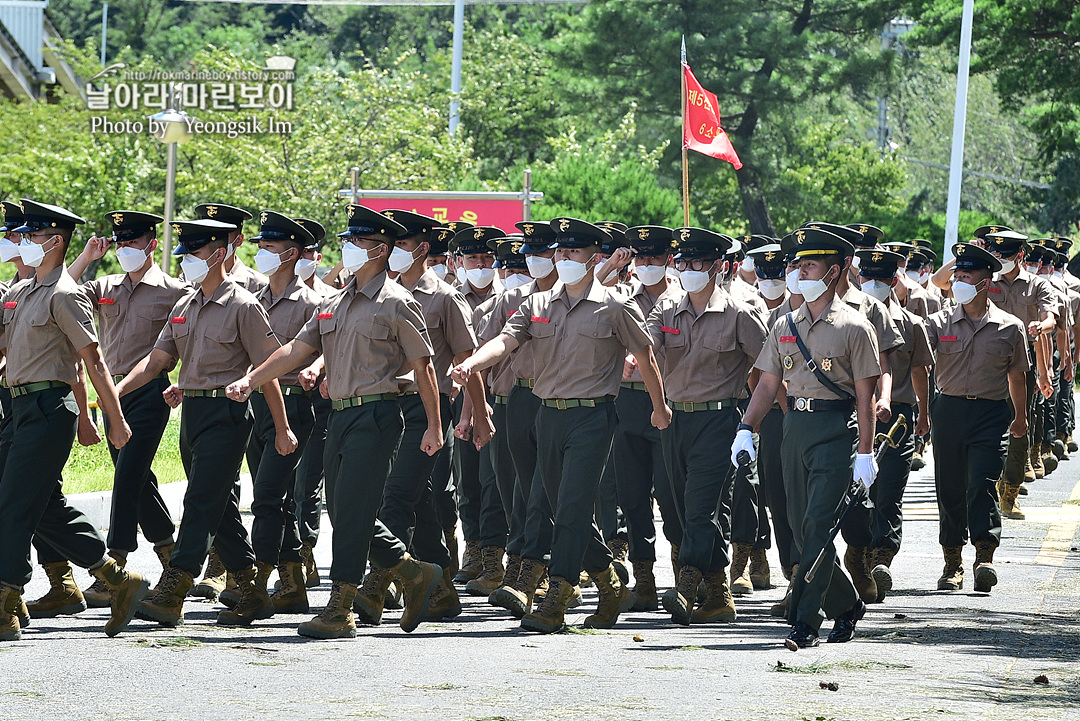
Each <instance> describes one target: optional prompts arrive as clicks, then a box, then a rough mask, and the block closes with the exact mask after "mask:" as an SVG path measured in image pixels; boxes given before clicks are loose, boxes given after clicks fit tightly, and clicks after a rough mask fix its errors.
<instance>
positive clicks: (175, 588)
mask: <svg viewBox="0 0 1080 721" xmlns="http://www.w3.org/2000/svg"><path fill="white" fill-rule="evenodd" d="M194 583H195V579H193V578H192V577H191V576H190V575H189V574H188V572H187V571H182V570H180V569H179V568H176V567H174V566H170V567H169V568H166V569H165V570H164V571H163V572H162V573H161V579H160V580H159V581H158V585H157V589H156V591H155V592H154V593H153V594H152V595H150V596H147V597H146V598H144V599H143V600H142V601H141V602H140V603H139V608H138V611H137V614H138V616H139V618H143V619H146V620H148V621H157V622H158V623H160V624H161V625H163V626H179V625H180V624H181V623H183V622H184V598H185V597H186V596H187V593H188V591H190V590H191V587H192V585H194Z"/></svg>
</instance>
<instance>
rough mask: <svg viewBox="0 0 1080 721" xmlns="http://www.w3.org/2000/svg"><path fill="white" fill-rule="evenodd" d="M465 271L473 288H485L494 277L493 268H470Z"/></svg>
mask: <svg viewBox="0 0 1080 721" xmlns="http://www.w3.org/2000/svg"><path fill="white" fill-rule="evenodd" d="M465 273H466V274H467V276H466V277H468V279H469V285H471V286H472V287H473V288H487V287H488V286H489V285H491V281H492V280H494V279H495V269H494V268H472V269H470V270H467V271H465Z"/></svg>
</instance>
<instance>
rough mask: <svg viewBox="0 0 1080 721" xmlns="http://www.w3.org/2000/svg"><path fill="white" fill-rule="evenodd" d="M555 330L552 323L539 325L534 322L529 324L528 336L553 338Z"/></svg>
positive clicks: (536, 321)
mask: <svg viewBox="0 0 1080 721" xmlns="http://www.w3.org/2000/svg"><path fill="white" fill-rule="evenodd" d="M555 328H556V326H555V324H554V323H551V322H548V323H541V322H540V321H538V320H534V321H532V322H531V323H529V336H531V337H532V338H553V337H555Z"/></svg>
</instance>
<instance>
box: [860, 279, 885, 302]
mask: <svg viewBox="0 0 1080 721" xmlns="http://www.w3.org/2000/svg"><path fill="white" fill-rule="evenodd" d="M891 290H892V284H890V283H886V282H885V281H883V280H877V279H875V278H866V279H865V280H863V282H862V292H863V293H866V294H867V295H868V296H870V297H871V298H876V299H877V300H880V301H881V302H882V303H884V302H885V299H886V298H888V297H889V291H891Z"/></svg>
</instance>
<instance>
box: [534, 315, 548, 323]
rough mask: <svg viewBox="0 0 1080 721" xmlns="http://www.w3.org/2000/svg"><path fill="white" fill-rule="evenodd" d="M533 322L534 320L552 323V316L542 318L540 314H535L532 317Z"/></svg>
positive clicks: (535, 321)
mask: <svg viewBox="0 0 1080 721" xmlns="http://www.w3.org/2000/svg"><path fill="white" fill-rule="evenodd" d="M532 322H533V323H550V322H551V318H541V317H540V316H538V315H534V316H533V317H532Z"/></svg>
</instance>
